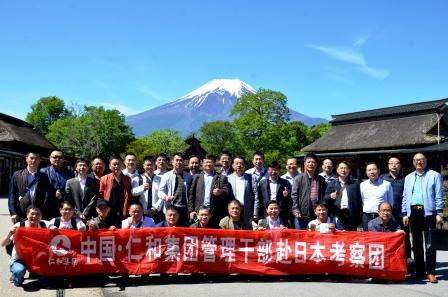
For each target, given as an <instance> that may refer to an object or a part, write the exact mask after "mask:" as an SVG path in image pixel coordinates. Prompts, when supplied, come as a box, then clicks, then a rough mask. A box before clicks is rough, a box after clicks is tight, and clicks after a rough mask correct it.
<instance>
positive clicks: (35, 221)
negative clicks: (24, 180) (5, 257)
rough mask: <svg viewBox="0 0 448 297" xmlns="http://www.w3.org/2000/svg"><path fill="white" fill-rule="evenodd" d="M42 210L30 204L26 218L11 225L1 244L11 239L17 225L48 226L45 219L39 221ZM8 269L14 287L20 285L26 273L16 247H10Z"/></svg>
mask: <svg viewBox="0 0 448 297" xmlns="http://www.w3.org/2000/svg"><path fill="white" fill-rule="evenodd" d="M41 219H42V212H41V210H40V208H38V207H35V206H33V205H30V206H29V207H28V208H27V210H26V220H23V221H20V222H17V223H16V224H14V226H12V227H11V229H10V230H9V232H8V233H7V234H6V235H5V236H4V237H3V238H2V240H1V245H2V246H7V245H9V244H10V243H11V241H12V240H13V235H14V233H15V232H16V230H17V228H18V227H26V228H46V227H47V226H48V222H47V221H41ZM9 270H10V271H11V274H12V276H11V279H10V280H11V281H12V282H13V283H14V285H15V286H16V287H20V286H21V285H22V284H23V281H24V279H25V273H26V266H25V264H24V263H23V262H22V261H21V260H20V259H19V257H18V255H17V253H16V248H15V247H13V248H12V252H11V259H9Z"/></svg>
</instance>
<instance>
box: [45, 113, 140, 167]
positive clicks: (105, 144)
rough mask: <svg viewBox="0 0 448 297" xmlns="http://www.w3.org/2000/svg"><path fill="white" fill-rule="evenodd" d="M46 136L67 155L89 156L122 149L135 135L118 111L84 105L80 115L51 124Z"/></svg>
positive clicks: (115, 153)
mask: <svg viewBox="0 0 448 297" xmlns="http://www.w3.org/2000/svg"><path fill="white" fill-rule="evenodd" d="M47 138H48V139H49V140H50V141H51V142H53V143H54V144H55V145H56V146H57V147H59V148H60V149H62V150H63V151H64V152H65V153H66V154H67V155H71V156H76V157H83V158H88V159H90V158H91V157H93V156H95V155H98V154H103V155H105V156H111V155H117V154H119V153H121V152H123V151H124V150H125V148H126V145H127V144H128V143H130V142H131V141H132V140H133V139H134V135H133V133H132V128H131V127H130V126H128V125H127V124H126V123H125V118H124V115H122V114H121V113H120V112H119V111H118V110H114V109H112V110H109V109H105V108H104V107H95V106H84V111H83V112H81V113H80V114H79V115H76V116H75V115H72V114H71V115H68V116H66V117H64V118H62V119H59V120H57V121H56V122H54V123H53V124H52V125H50V127H49V128H48V134H47Z"/></svg>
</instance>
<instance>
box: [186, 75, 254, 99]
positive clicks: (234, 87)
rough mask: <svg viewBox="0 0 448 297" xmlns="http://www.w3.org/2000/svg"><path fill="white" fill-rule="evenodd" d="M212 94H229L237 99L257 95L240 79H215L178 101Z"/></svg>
mask: <svg viewBox="0 0 448 297" xmlns="http://www.w3.org/2000/svg"><path fill="white" fill-rule="evenodd" d="M212 92H216V93H224V92H228V93H229V94H230V95H232V96H235V97H237V98H239V97H241V96H242V95H244V94H247V93H255V92H256V91H255V89H254V88H253V87H251V86H250V85H248V84H246V83H245V82H243V81H241V80H239V79H222V78H221V79H214V80H211V81H209V82H208V83H206V84H205V85H203V86H201V87H199V88H197V89H196V90H194V91H192V92H190V93H188V94H187V95H184V96H182V97H180V98H179V99H178V100H179V101H180V100H187V99H191V98H193V97H197V96H201V95H206V94H209V93H212Z"/></svg>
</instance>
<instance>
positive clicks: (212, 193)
mask: <svg viewBox="0 0 448 297" xmlns="http://www.w3.org/2000/svg"><path fill="white" fill-rule="evenodd" d="M215 162H216V158H215V156H213V155H206V156H205V158H204V160H203V161H202V168H203V171H202V172H201V173H199V174H196V175H195V176H194V177H193V181H192V183H191V187H190V193H189V197H188V212H189V213H190V215H189V217H190V220H193V219H194V218H195V217H196V216H197V213H198V210H199V207H200V206H202V205H205V206H208V207H210V209H211V211H212V213H213V217H212V219H211V221H210V225H211V226H214V227H215V226H217V225H218V223H219V221H220V220H221V219H222V218H223V217H225V216H226V215H227V204H228V203H229V201H230V199H229V182H228V181H227V177H226V176H224V175H221V174H218V173H217V172H215Z"/></svg>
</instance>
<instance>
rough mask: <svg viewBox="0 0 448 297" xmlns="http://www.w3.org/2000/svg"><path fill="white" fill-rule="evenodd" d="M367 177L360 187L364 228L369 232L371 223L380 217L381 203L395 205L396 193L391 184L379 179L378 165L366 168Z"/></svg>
mask: <svg viewBox="0 0 448 297" xmlns="http://www.w3.org/2000/svg"><path fill="white" fill-rule="evenodd" d="M366 175H367V177H368V178H369V179H368V180H365V181H363V182H362V183H361V185H360V191H361V199H362V204H363V206H362V212H363V214H362V227H363V229H364V231H367V230H368V224H369V221H371V220H373V219H375V218H376V217H378V206H379V205H380V203H381V202H389V204H390V205H392V206H393V205H394V191H393V189H392V185H391V184H390V182H388V181H386V180H383V179H382V178H381V177H379V169H378V165H377V164H376V163H375V162H370V163H368V164H367V166H366Z"/></svg>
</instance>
